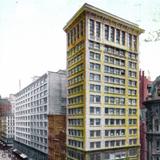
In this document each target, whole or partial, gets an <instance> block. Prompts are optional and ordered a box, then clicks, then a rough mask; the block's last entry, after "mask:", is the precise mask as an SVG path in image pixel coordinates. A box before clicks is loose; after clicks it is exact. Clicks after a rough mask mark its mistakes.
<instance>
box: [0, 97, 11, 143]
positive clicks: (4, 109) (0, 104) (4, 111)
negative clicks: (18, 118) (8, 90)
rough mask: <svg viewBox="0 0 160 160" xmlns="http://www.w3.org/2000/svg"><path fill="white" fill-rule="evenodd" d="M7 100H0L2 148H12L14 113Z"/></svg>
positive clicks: (0, 137)
mask: <svg viewBox="0 0 160 160" xmlns="http://www.w3.org/2000/svg"><path fill="white" fill-rule="evenodd" d="M12 107H13V104H12V103H10V101H9V99H8V98H5V99H4V98H1V99H0V128H1V130H0V140H1V142H2V143H3V145H4V146H13V139H14V112H13V108H12Z"/></svg>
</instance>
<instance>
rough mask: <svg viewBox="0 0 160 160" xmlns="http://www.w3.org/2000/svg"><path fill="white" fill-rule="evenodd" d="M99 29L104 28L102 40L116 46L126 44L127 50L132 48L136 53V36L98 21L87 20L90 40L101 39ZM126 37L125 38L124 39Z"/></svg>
mask: <svg viewBox="0 0 160 160" xmlns="http://www.w3.org/2000/svg"><path fill="white" fill-rule="evenodd" d="M101 28H104V39H105V40H107V41H111V42H115V43H117V44H121V45H125V44H126V42H127V47H128V48H130V49H131V48H134V50H135V51H137V36H136V35H132V34H131V33H127V32H125V31H123V30H120V29H118V28H115V27H113V26H109V25H107V24H104V25H103V27H102V24H101V23H100V22H98V21H94V20H93V19H90V20H89V35H90V38H91V39H94V37H96V38H97V39H100V38H101ZM126 36H127V37H126Z"/></svg>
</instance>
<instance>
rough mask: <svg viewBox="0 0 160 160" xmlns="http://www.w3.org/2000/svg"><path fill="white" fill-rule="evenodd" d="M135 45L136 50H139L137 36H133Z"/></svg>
mask: <svg viewBox="0 0 160 160" xmlns="http://www.w3.org/2000/svg"><path fill="white" fill-rule="evenodd" d="M133 47H134V50H135V51H137V36H135V35H134V36H133Z"/></svg>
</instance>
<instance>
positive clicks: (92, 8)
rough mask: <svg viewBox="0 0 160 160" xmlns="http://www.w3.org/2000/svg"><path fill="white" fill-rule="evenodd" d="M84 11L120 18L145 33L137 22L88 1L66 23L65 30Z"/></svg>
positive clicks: (127, 24)
mask: <svg viewBox="0 0 160 160" xmlns="http://www.w3.org/2000/svg"><path fill="white" fill-rule="evenodd" d="M84 11H90V12H96V13H98V14H99V15H104V16H108V17H109V18H112V19H115V20H118V21H120V22H123V23H124V24H125V25H126V26H129V27H132V28H135V29H137V30H139V31H140V33H143V32H144V29H141V28H139V25H138V24H136V23H133V22H130V21H128V20H126V19H123V18H121V17H119V16H116V15H114V14H111V13H109V12H106V11H104V10H102V9H100V8H97V7H95V6H92V5H90V4H88V3H85V4H84V5H83V6H82V7H81V8H80V9H79V10H78V11H77V12H76V13H75V14H74V15H73V16H72V18H71V19H70V20H69V21H68V22H67V23H66V25H65V27H64V28H63V29H64V31H66V29H67V28H68V27H69V26H70V24H72V22H73V21H74V20H75V19H76V18H77V17H78V16H79V15H80V14H81V13H83V12H84Z"/></svg>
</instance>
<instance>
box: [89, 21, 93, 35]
mask: <svg viewBox="0 0 160 160" xmlns="http://www.w3.org/2000/svg"><path fill="white" fill-rule="evenodd" d="M90 36H94V20H93V19H90Z"/></svg>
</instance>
